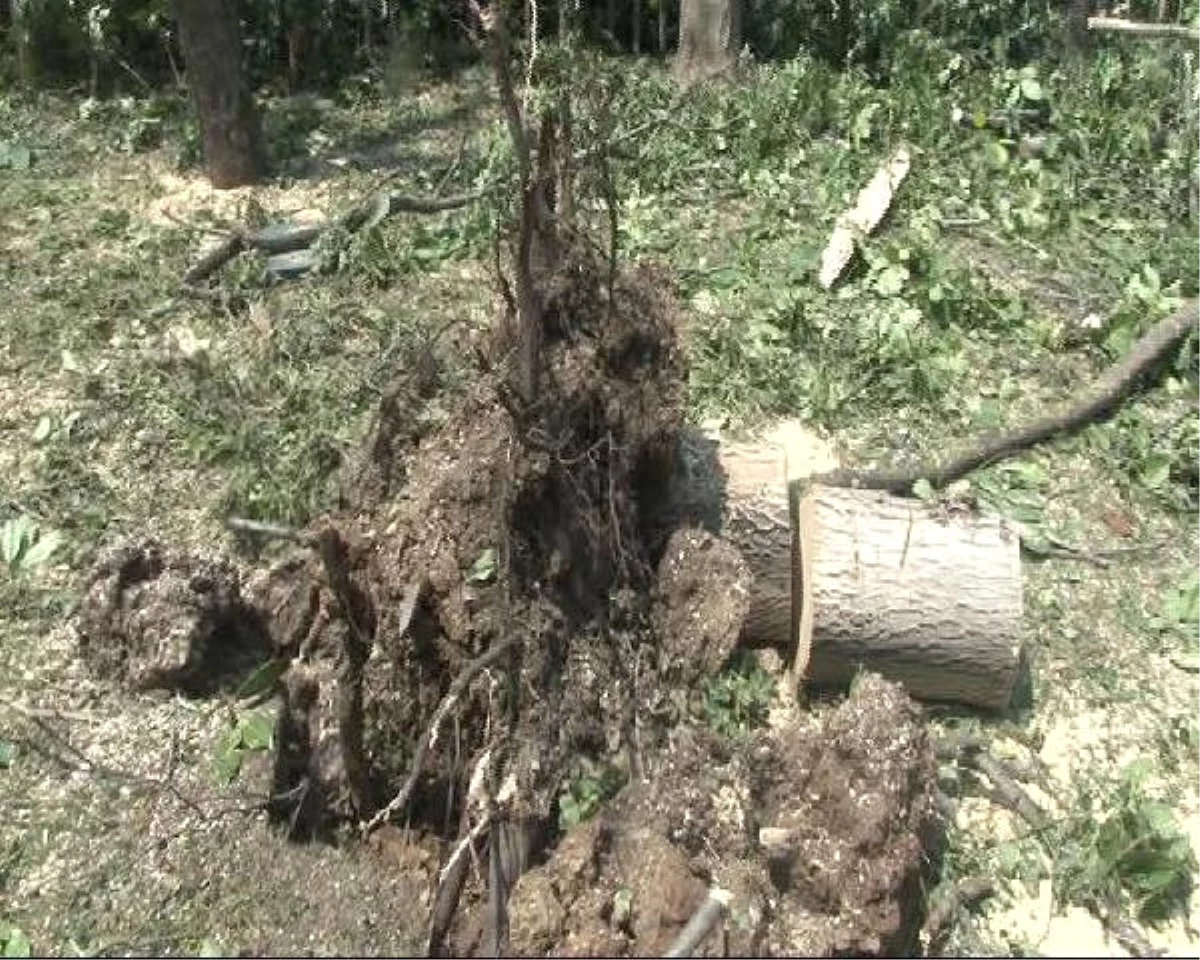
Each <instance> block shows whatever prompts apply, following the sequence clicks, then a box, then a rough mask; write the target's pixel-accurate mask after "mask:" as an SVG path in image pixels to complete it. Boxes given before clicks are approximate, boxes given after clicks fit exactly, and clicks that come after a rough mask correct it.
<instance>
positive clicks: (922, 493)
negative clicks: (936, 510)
mask: <svg viewBox="0 0 1200 960" xmlns="http://www.w3.org/2000/svg"><path fill="white" fill-rule="evenodd" d="M912 493H913V496H914V497H916V498H917V499H918V500H920V501H922V502H923V503H932V502H933V501H934V500H936V499H937V491H936V490H934V489H933V484H932V483H930V482H929V481H928V480H926V479H925V478H924V477H922V478H921V479H920V480H918V481H917V482H916V483H914V484H913V487H912Z"/></svg>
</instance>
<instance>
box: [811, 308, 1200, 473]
mask: <svg viewBox="0 0 1200 960" xmlns="http://www.w3.org/2000/svg"><path fill="white" fill-rule="evenodd" d="M1198 316H1200V315H1198V313H1197V308H1196V301H1195V300H1189V301H1188V302H1187V303H1185V304H1184V305H1183V306H1182V307H1181V308H1180V309H1179V310H1177V311H1176V312H1175V313H1173V314H1172V315H1171V316H1169V317H1167V318H1166V319H1165V320H1163V321H1161V322H1160V323H1158V324H1156V325H1155V326H1154V327H1152V328H1151V329H1150V330H1149V331H1148V332H1147V333H1146V334H1145V335H1143V336H1142V338H1141V339H1140V340H1138V341H1137V343H1135V344H1134V345H1133V349H1132V350H1130V351H1129V354H1128V356H1126V357H1125V359H1124V360H1122V361H1121V362H1120V363H1118V364H1116V365H1115V366H1113V367H1111V368H1110V369H1109V371H1108V372H1107V373H1106V374H1105V375H1104V376H1103V377H1101V378H1100V381H1099V382H1098V383H1097V384H1096V385H1095V387H1094V388H1093V389H1092V391H1091V394H1090V395H1089V396H1087V397H1085V398H1084V399H1083V400H1082V401H1080V402H1078V403H1076V404H1074V405H1072V406H1069V407H1067V408H1066V409H1065V410H1062V411H1061V412H1059V413H1055V414H1050V415H1047V416H1045V417H1042V418H1041V419H1040V420H1035V421H1034V422H1033V423H1030V424H1027V425H1026V426H1023V427H1018V428H1017V429H1016V430H1012V431H1010V432H1008V433H1002V434H999V435H995V436H992V437H990V438H985V439H983V440H982V441H981V442H980V443H979V444H978V445H977V446H976V447H975V448H974V449H971V450H968V451H967V452H965V453H963V454H960V455H959V456H957V457H955V458H954V459H952V460H950V461H949V462H947V463H944V464H926V465H925V466H922V467H918V468H917V469H915V470H905V471H881V472H858V471H855V470H834V471H832V472H831V473H825V474H821V475H819V476H816V477H813V478H812V482H814V483H819V484H824V485H825V486H830V487H857V488H859V489H863V490H887V491H888V492H889V493H896V494H907V493H908V492H909V491H910V490H911V489H912V486H913V484H915V483H916V482H917V481H918V480H921V479H925V480H928V481H929V482H930V484H932V485H933V486H934V487H944V486H946V485H947V484H950V483H953V482H954V481H955V480H957V479H959V478H960V477H965V476H966V475H967V474H968V473H971V472H972V471H975V470H978V469H979V468H980V467H986V466H990V465H991V464H993V463H998V462H999V461H1001V460H1007V459H1008V458H1009V457H1013V456H1016V455H1017V454H1019V453H1023V452H1024V451H1026V450H1029V449H1030V448H1031V447H1035V446H1037V445H1038V444H1040V443H1044V442H1045V441H1047V440H1051V439H1053V438H1055V437H1060V436H1066V435H1070V434H1073V433H1077V432H1078V431H1079V430H1081V429H1083V428H1084V427H1086V426H1089V425H1091V424H1093V423H1099V422H1100V421H1102V420H1104V419H1105V418H1107V417H1109V416H1111V415H1112V414H1113V413H1114V412H1116V411H1117V410H1118V409H1119V408H1120V406H1121V404H1122V403H1123V402H1124V401H1125V400H1126V399H1127V398H1128V397H1129V396H1130V395H1131V394H1132V393H1133V392H1134V390H1135V389H1136V388H1137V387H1138V385H1139V384H1140V383H1141V381H1142V380H1143V379H1144V378H1145V377H1146V375H1147V374H1149V373H1150V371H1152V370H1153V369H1154V368H1155V367H1157V366H1158V364H1159V363H1161V362H1162V360H1164V359H1165V358H1166V357H1167V356H1168V355H1169V354H1170V352H1171V351H1172V350H1174V349H1175V347H1177V346H1178V345H1179V343H1180V342H1181V341H1182V340H1183V338H1184V337H1186V336H1187V335H1188V333H1190V332H1191V331H1192V330H1194V329H1195V328H1196V324H1197V319H1198Z"/></svg>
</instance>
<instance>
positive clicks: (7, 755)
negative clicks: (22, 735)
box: [0, 740, 17, 770]
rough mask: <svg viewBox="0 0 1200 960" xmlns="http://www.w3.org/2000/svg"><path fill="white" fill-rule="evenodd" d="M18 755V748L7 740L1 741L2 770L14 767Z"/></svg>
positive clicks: (0, 765)
mask: <svg viewBox="0 0 1200 960" xmlns="http://www.w3.org/2000/svg"><path fill="white" fill-rule="evenodd" d="M16 755H17V748H16V747H15V746H13V745H12V744H11V743H9V742H8V741H7V740H0V770H7V769H8V768H9V767H11V766H12V762H13V758H15V757H16Z"/></svg>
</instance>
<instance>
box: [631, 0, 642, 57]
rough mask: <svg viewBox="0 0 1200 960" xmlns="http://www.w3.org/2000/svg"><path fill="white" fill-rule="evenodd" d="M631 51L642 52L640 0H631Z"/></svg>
mask: <svg viewBox="0 0 1200 960" xmlns="http://www.w3.org/2000/svg"><path fill="white" fill-rule="evenodd" d="M633 52H634V54H640V53H641V52H642V0H633Z"/></svg>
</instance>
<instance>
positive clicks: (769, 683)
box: [703, 655, 775, 737]
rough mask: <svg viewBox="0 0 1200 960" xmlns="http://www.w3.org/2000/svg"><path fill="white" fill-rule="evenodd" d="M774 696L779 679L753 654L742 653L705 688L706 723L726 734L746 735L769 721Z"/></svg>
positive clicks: (723, 734) (731, 735) (728, 735)
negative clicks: (776, 679) (755, 658)
mask: <svg viewBox="0 0 1200 960" xmlns="http://www.w3.org/2000/svg"><path fill="white" fill-rule="evenodd" d="M774 696H775V678H774V677H773V676H771V674H770V673H768V672H767V671H766V670H764V669H763V668H762V667H760V666H759V665H758V664H757V663H755V662H754V660H753V658H751V657H750V656H748V655H739V656H738V657H737V658H735V660H734V661H733V663H732V664H731V665H730V666H729V668H728V669H726V670H725V671H723V672H722V673H721V674H719V675H718V676H716V677H714V678H713V679H712V681H710V683H709V685H708V688H707V689H706V690H705V692H704V706H703V711H704V719H705V722H706V723H707V724H708V725H709V726H710V727H712V728H713V729H714V730H716V731H717V733H719V734H721V735H722V736H726V737H738V736H742V735H744V734H746V733H749V732H750V731H751V730H753V729H754V728H755V727H760V726H762V725H763V724H764V723H766V722H767V714H768V712H769V710H770V708H771V700H772V698H773V697H774Z"/></svg>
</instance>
